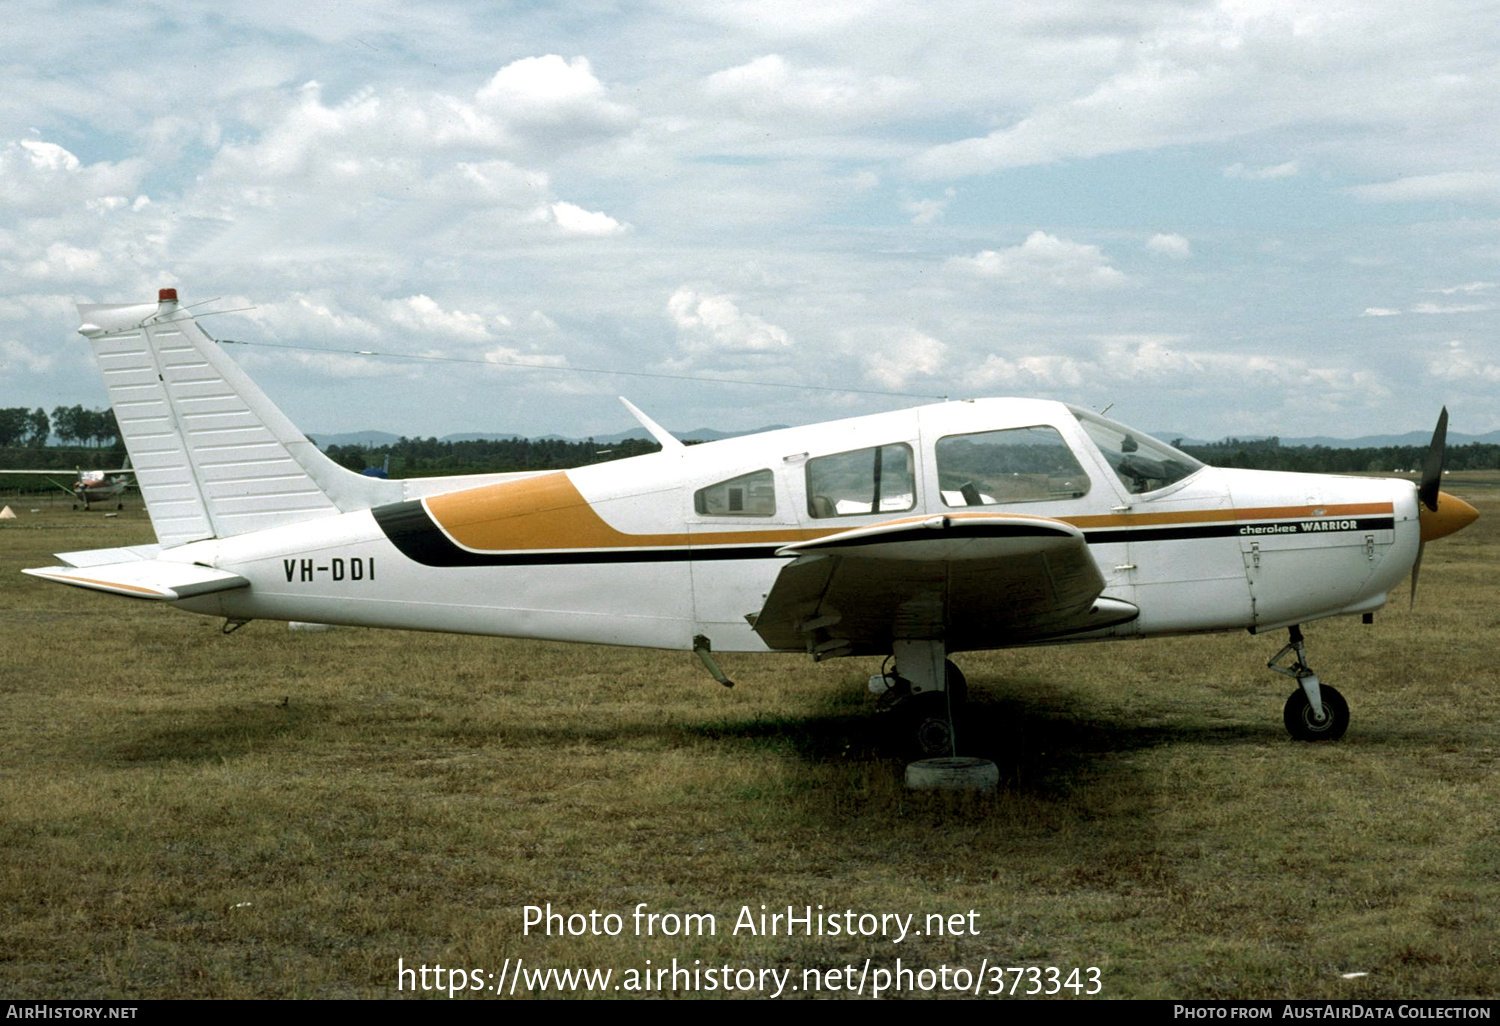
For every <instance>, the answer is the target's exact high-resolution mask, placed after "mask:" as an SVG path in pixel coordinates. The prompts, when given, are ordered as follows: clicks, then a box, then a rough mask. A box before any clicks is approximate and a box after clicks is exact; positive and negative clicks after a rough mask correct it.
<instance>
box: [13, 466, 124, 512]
mask: <svg viewBox="0 0 1500 1026" xmlns="http://www.w3.org/2000/svg"><path fill="white" fill-rule="evenodd" d="M125 463H126V465H125V466H124V467H121V468H120V469H119V470H78V471H75V473H76V474H77V475H78V476H77V477H76V478H74V480H73V485H72V487H68V486H66V485H64V484H63V483H62V482H61V481H59V480H58V478H60V477H65V476H66V471H58V470H0V476H9V475H13V474H14V475H21V474H25V475H27V476H33V477H44V478H46V479H47V483H48V484H52V485H56V486H57V487H58V488H61V489H62V490H63V491H65V492H67V493H68V494H70V495H72V496H73V498H75V499H77V500H78V501H79V502H81V503H83V508H84V509H85V510H87V509H89V508H90V506H92V505H93V504H95V503H101V502H113V503H114V504H115V509H124V508H125V504H124V503H123V502H121V501H120V497H121V496H122V495H124V494H125V489H127V488H129V487H130V484H131V481H130V477H131V475H133V474H134V473H135V471H134V470H131V469H130V466H129V464H130V461H129V460H128V459H127V460H126V461H125ZM73 508H74V509H77V508H78V507H77V506H75V507H73Z"/></svg>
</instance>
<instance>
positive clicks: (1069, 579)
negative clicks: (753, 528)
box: [752, 514, 1140, 658]
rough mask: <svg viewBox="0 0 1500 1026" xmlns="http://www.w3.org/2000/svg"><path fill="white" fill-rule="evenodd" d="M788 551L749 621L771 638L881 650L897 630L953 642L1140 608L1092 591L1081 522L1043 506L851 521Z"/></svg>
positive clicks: (1080, 623) (954, 645)
mask: <svg viewBox="0 0 1500 1026" xmlns="http://www.w3.org/2000/svg"><path fill="white" fill-rule="evenodd" d="M777 554H778V555H785V556H794V557H796V558H794V559H793V560H792V562H790V563H788V564H787V565H786V566H785V567H783V568H782V571H781V574H780V575H779V576H778V577H777V578H776V583H775V584H774V585H773V586H772V588H771V591H770V594H768V595H767V596H766V601H765V605H764V606H762V608H761V611H760V612H759V613H758V614H756V616H755V617H754V621H753V624H752V626H753V627H754V629H755V632H756V633H757V634H759V635H760V637H761V639H762V640H763V641H764V642H765V643H766V644H767V645H769V646H770V647H771V648H773V649H781V650H795V649H801V648H807V649H808V650H809V651H811V652H812V654H813V655H814V656H815V657H817V658H826V657H829V656H836V655H865V654H880V653H885V652H889V651H891V644H892V642H894V641H896V640H898V639H911V640H914V639H922V638H931V639H942V640H943V641H944V643H945V645H946V647H947V649H948V650H949V651H950V652H951V651H961V650H967V649H980V648H1002V647H1005V646H1007V645H1018V644H1025V643H1027V642H1031V641H1040V640H1044V639H1046V638H1051V637H1058V636H1062V635H1067V634H1076V633H1081V632H1084V631H1092V630H1099V629H1102V628H1105V627H1112V626H1114V625H1116V624H1120V623H1126V622H1128V621H1130V620H1133V619H1135V617H1136V616H1137V615H1139V612H1140V611H1139V610H1138V609H1137V608H1136V607H1135V606H1133V605H1131V604H1130V603H1128V602H1121V601H1119V600H1117V599H1107V598H1101V597H1100V592H1102V591H1103V590H1104V578H1103V576H1102V575H1101V574H1100V573H1099V568H1098V566H1097V565H1096V564H1095V562H1094V558H1093V556H1091V555H1090V554H1089V551H1088V543H1087V542H1086V541H1085V540H1084V537H1083V532H1081V531H1079V530H1078V528H1076V527H1074V526H1073V525H1071V524H1066V523H1063V522H1062V521H1060V520H1051V519H1048V518H1046V517H1027V516H1014V515H1006V514H988V515H979V516H939V517H931V518H927V519H924V520H898V521H892V522H890V523H885V524H877V525H875V526H873V527H863V528H857V529H855V530H852V531H844V532H841V533H839V534H834V535H829V536H827V537H824V538H819V539H817V540H815V541H809V542H800V543H798V544H796V545H790V546H787V547H786V548H784V549H781V550H780V551H779V552H778V553H777Z"/></svg>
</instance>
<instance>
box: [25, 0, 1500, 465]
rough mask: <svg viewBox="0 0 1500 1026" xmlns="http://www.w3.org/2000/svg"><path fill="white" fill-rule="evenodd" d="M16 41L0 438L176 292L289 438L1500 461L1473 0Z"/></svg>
mask: <svg viewBox="0 0 1500 1026" xmlns="http://www.w3.org/2000/svg"><path fill="white" fill-rule="evenodd" d="M6 19H7V20H6V27H5V31H4V32H3V33H0V63H3V81H4V82H5V84H6V88H5V89H4V90H3V92H0V271H3V273H0V406H23V405H24V406H43V407H46V408H47V409H51V408H52V407H53V406H56V405H58V404H69V405H71V404H73V403H84V404H86V405H102V404H103V402H104V393H103V389H102V387H101V386H100V385H99V384H98V382H97V378H96V376H95V374H94V372H93V369H92V367H91V365H90V363H89V360H88V356H87V347H86V344H85V343H84V342H83V340H82V339H80V338H78V336H76V335H75V334H73V332H74V329H75V328H76V326H77V319H76V315H75V312H74V310H73V303H74V302H75V301H85V302H112V301H139V300H143V299H147V300H149V299H152V298H154V297H155V295H156V290H157V289H158V288H159V287H161V286H166V285H171V286H175V287H177V288H178V290H179V291H180V293H181V295H182V298H183V301H184V302H185V303H195V302H200V301H206V300H216V302H214V303H212V304H210V305H209V306H207V307H204V309H219V310H233V309H242V308H249V309H248V310H247V311H245V312H240V313H226V314H223V315H221V316H216V317H213V318H211V319H209V320H207V321H205V327H207V328H209V330H210V331H212V332H213V333H214V334H215V335H217V336H218V337H220V338H229V339H239V340H244V341H253V342H258V343H262V345H260V346H257V347H254V348H251V347H234V349H233V353H234V355H235V357H236V359H238V360H239V361H240V362H241V364H242V365H243V366H245V367H246V368H247V369H248V370H249V371H250V372H251V373H252V375H253V376H255V377H256V378H257V380H259V381H260V383H261V384H262V385H263V386H264V387H265V388H266V390H267V391H268V392H269V393H270V394H271V395H272V396H273V398H275V399H276V400H277V401H278V402H279V403H280V404H281V405H282V406H283V408H284V409H286V411H287V412H288V414H289V415H291V417H292V418H293V420H294V421H296V422H297V423H298V424H299V425H301V426H302V427H304V428H305V429H307V430H308V431H310V432H312V433H317V432H337V431H351V430H358V429H364V428H376V429H382V430H387V431H392V432H395V433H398V434H408V435H431V434H437V435H441V434H445V433H449V432H457V431H506V432H509V431H516V432H521V433H525V434H543V433H549V432H556V433H560V434H565V435H584V434H588V433H590V432H601V433H603V432H613V431H617V430H622V429H625V428H629V427H631V426H633V422H632V421H631V420H630V418H629V416H628V414H627V413H626V412H625V411H624V410H623V408H621V407H620V405H619V404H618V403H617V402H616V401H615V399H614V397H615V396H616V395H620V394H624V395H626V396H628V397H630V398H631V399H632V400H633V401H635V402H636V404H637V405H639V406H641V407H643V408H644V409H646V410H647V412H649V413H651V414H652V415H653V416H655V417H656V419H657V420H659V421H661V422H662V423H663V424H665V425H666V426H667V427H669V428H672V429H677V430H687V429H691V428H695V427H699V426H713V427H718V428H723V429H746V428H752V427H757V426H761V425H765V424H770V423H791V424H796V423H807V422H810V421H814V420H820V419H825V418H828V417H834V416H844V415H852V414H857V413H868V412H876V411H879V410H885V409H893V408H897V407H900V406H905V405H912V404H914V403H917V402H922V401H925V399H924V397H928V396H931V397H942V396H950V397H955V398H958V397H964V396H972V395H1010V394H1017V395H1038V396H1045V397H1051V398H1062V399H1068V400H1070V401H1074V402H1078V403H1081V404H1084V405H1087V406H1091V407H1094V408H1096V409H1098V408H1103V407H1105V406H1111V405H1112V407H1113V409H1112V410H1111V416H1116V417H1119V418H1120V419H1122V420H1125V421H1127V422H1130V423H1135V424H1138V425H1139V426H1141V427H1143V428H1145V429H1148V430H1167V429H1171V430H1173V431H1181V432H1185V433H1189V434H1193V435H1197V436H1200V437H1220V436H1223V435H1227V434H1249V433H1278V434H1282V435H1287V436H1294V435H1308V434H1331V435H1337V436H1343V437H1351V436H1356V435H1360V434H1368V433H1375V432H1385V431H1405V430H1413V429H1419V428H1426V427H1428V426H1429V425H1430V424H1431V423H1432V422H1433V420H1434V419H1435V417H1436V413H1437V409H1438V407H1439V406H1440V405H1441V404H1443V403H1447V404H1448V405H1449V406H1450V408H1451V410H1452V414H1453V427H1454V430H1455V431H1461V432H1466V433H1468V432H1473V433H1478V432H1483V431H1488V430H1493V429H1496V428H1500V402H1497V401H1496V400H1497V396H1500V313H1497V310H1500V145H1497V144H1500V19H1496V17H1495V15H1494V7H1493V4H1490V3H1484V2H1477V0H1476V2H1462V0H1429V2H1427V3H1422V4H1411V3H1404V2H1403V3H1399V4H1398V3H1395V2H1392V0H1316V2H1314V0H1308V2H1295V0H1221V2H1196V0H1139V2H1124V3H1110V4H1100V3H1097V2H1094V0H1049V2H1047V3H1024V4H1023V3H993V2H988V0H986V2H975V3H943V2H933V3H921V4H918V3H912V2H904V0H902V2H897V0H819V2H816V3H813V2H807V0H802V2H788V0H672V2H670V3H650V2H641V3H607V2H575V3H560V2H559V3H545V2H516V3H500V2H497V3H487V4H476V3H467V2H465V3H459V2H443V0H400V2H384V0H361V2H358V3H354V2H334V0H296V2H289V0H254V2H253V3H249V2H239V0H229V2H222V3H217V4H212V5H210V4H202V5H198V4H184V3H175V4H173V3H152V2H149V0H132V2H130V3H121V2H113V0H112V2H108V3H88V2H82V0H53V2H50V3H26V4H18V5H13V7H11V8H7V12H6ZM273 347H285V348H273ZM317 350H324V351H322V352H320V351H317ZM328 350H332V351H333V352H329V351H328ZM356 350H365V351H371V352H376V353H380V354H387V355H386V356H382V357H380V358H372V357H367V356H358V355H354V351H356ZM397 356H408V357H426V358H427V359H396V358H394V357H397ZM600 371H605V372H609V373H599V372H600ZM625 372H629V373H625ZM773 386H810V387H773Z"/></svg>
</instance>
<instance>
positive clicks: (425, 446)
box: [0, 406, 1500, 477]
mask: <svg viewBox="0 0 1500 1026" xmlns="http://www.w3.org/2000/svg"><path fill="white" fill-rule="evenodd" d="M53 438H56V439H59V440H60V441H62V442H63V443H65V444H71V445H73V446H88V447H89V448H90V450H92V451H93V455H89V453H87V452H85V453H78V452H65V451H63V450H60V449H57V448H56V447H54V446H52V445H51V441H52V439H53ZM119 438H120V428H119V425H118V423H117V422H116V421H115V415H114V411H113V410H111V409H103V410H90V409H85V408H84V407H83V406H58V407H56V408H55V409H53V410H52V412H51V414H48V413H47V411H45V410H43V409H41V408H40V407H38V408H37V409H34V410H28V409H26V408H25V407H20V406H17V407H10V408H0V450H5V451H4V452H0V466H10V467H38V466H41V467H46V466H51V465H53V464H55V465H57V466H63V465H64V464H66V465H67V466H69V467H71V466H73V464H74V463H76V462H78V460H79V459H80V458H81V459H83V460H85V461H87V460H91V459H98V460H101V461H104V460H105V459H106V458H105V457H104V455H103V453H100V452H98V450H100V449H113V450H115V452H112V453H111V454H110V457H108V460H111V461H112V460H113V459H114V457H115V456H116V455H119V456H121V457H123V452H122V451H120V450H123V448H124V447H123V445H122V444H121V443H120V441H119ZM1173 444H1174V445H1176V446H1177V447H1178V448H1180V449H1182V450H1183V451H1184V452H1186V453H1188V454H1189V455H1191V456H1193V457H1195V458H1197V459H1200V460H1202V461H1203V462H1204V463H1207V464H1210V465H1211V466H1216V467H1237V468H1242V469H1246V470H1290V471H1300V472H1304V473H1324V474H1328V473H1333V474H1370V473H1376V474H1388V473H1392V472H1401V471H1411V470H1417V469H1419V468H1420V467H1421V466H1422V457H1423V455H1425V453H1426V451H1427V447H1426V446H1425V445H1388V446H1374V447H1368V448H1335V447H1330V446H1323V445H1316V446H1284V445H1282V444H1281V440H1280V438H1278V437H1275V436H1272V437H1270V438H1257V439H1239V438H1225V439H1223V440H1222V441H1218V442H1209V443H1205V444H1193V443H1184V442H1182V441H1181V440H1180V439H1177V440H1174V442H1173ZM657 448H658V446H657V444H656V443H655V442H652V441H648V440H646V439H641V438H627V439H624V440H622V441H618V442H611V443H602V442H596V441H595V440H594V439H592V438H589V439H585V440H584V441H581V442H580V441H569V440H567V439H561V438H520V437H513V438H499V439H470V440H466V441H450V440H440V439H437V438H405V437H403V438H401V439H399V440H397V441H396V442H393V443H391V444H389V445H376V446H369V445H331V446H329V447H328V449H327V452H328V455H329V456H330V457H331V458H332V459H333V460H334V461H335V462H337V463H339V464H340V465H342V466H345V467H348V468H349V469H351V470H356V471H363V470H366V469H368V468H385V467H386V466H387V465H389V469H390V473H391V475H392V476H394V477H426V476H432V475H440V474H466V473H469V474H479V473H503V472H510V471H518V470H561V469H565V468H568V467H581V466H587V465H588V464H591V463H603V462H605V461H607V460H617V459H624V458H626V457H628V456H640V455H642V454H644V453H648V452H655V451H656V450H657ZM59 460H61V461H62V462H58V461H59ZM116 465H117V464H116ZM1448 469H1449V470H1455V471H1463V470H1496V469H1500V444H1496V443H1493V442H1472V443H1469V444H1468V445H1455V446H1449V447H1448Z"/></svg>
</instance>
